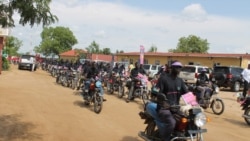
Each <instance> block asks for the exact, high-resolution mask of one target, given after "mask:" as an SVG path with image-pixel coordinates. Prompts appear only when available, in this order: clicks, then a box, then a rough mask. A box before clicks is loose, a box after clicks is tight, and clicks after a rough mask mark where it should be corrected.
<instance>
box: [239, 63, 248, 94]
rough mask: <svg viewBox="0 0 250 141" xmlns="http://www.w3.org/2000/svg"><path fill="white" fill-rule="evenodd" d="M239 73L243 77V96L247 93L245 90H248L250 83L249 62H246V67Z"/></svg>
mask: <svg viewBox="0 0 250 141" xmlns="http://www.w3.org/2000/svg"><path fill="white" fill-rule="evenodd" d="M241 75H242V77H243V79H244V88H243V93H242V94H243V96H244V98H245V97H246V95H247V91H248V85H249V83H250V64H248V66H247V68H246V69H244V70H243V71H242V73H241Z"/></svg>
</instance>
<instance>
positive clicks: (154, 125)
mask: <svg viewBox="0 0 250 141" xmlns="http://www.w3.org/2000/svg"><path fill="white" fill-rule="evenodd" d="M163 95H164V94H163ZM163 97H164V96H163ZM156 107H157V104H156V103H154V102H152V101H148V102H147V103H146V104H145V107H144V111H141V112H140V113H139V116H140V117H141V119H143V120H144V124H146V128H145V130H144V131H140V132H139V133H138V135H139V137H141V138H142V139H144V140H145V141H161V138H160V131H159V130H160V129H161V128H162V127H163V126H166V124H164V123H162V122H161V121H160V120H159V117H158V115H157V112H156ZM170 111H171V112H172V114H173V116H174V118H175V120H176V125H175V128H174V131H173V132H172V133H171V141H186V140H191V141H203V140H204V138H203V133H205V132H207V129H205V128H203V126H204V125H205V124H206V123H207V121H208V120H209V119H208V118H207V117H206V115H205V114H204V113H203V112H202V108H201V107H199V106H190V105H174V106H171V107H170Z"/></svg>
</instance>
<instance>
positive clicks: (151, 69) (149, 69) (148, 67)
mask: <svg viewBox="0 0 250 141" xmlns="http://www.w3.org/2000/svg"><path fill="white" fill-rule="evenodd" d="M143 68H144V70H145V71H146V73H147V74H148V77H149V78H154V77H155V75H156V73H157V72H158V71H159V70H160V68H161V65H152V64H144V65H143Z"/></svg>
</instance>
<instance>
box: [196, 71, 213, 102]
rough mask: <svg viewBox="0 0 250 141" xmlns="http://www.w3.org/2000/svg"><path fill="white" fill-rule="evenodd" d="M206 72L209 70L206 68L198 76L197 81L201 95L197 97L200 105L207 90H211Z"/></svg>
mask: <svg viewBox="0 0 250 141" xmlns="http://www.w3.org/2000/svg"><path fill="white" fill-rule="evenodd" d="M206 72H207V70H206V69H205V68H202V70H201V73H200V74H199V75H198V77H197V81H196V86H197V90H198V91H199V92H200V94H199V95H197V100H198V102H199V103H200V104H202V103H201V102H202V101H203V98H204V94H205V91H206V89H207V88H210V87H209V84H210V82H209V79H208V77H207V75H206Z"/></svg>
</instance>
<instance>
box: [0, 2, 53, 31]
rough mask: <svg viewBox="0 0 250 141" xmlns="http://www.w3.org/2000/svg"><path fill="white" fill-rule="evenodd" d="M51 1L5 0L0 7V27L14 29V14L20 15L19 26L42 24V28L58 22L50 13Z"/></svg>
mask: <svg viewBox="0 0 250 141" xmlns="http://www.w3.org/2000/svg"><path fill="white" fill-rule="evenodd" d="M50 3H51V0H10V2H8V1H7V0H5V1H2V0H1V5H0V25H1V26H2V27H4V28H5V27H15V23H14V19H13V18H12V17H13V15H14V13H17V14H19V15H20V17H21V18H20V20H19V24H21V25H23V26H24V25H26V24H29V25H30V26H31V27H32V26H33V25H34V24H42V25H43V27H45V26H48V25H50V24H52V23H55V22H56V21H58V18H57V16H55V15H53V14H52V13H51V12H50V7H49V4H50Z"/></svg>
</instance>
